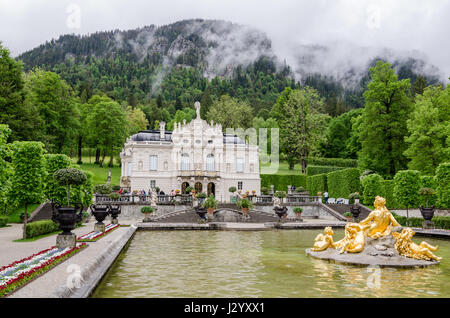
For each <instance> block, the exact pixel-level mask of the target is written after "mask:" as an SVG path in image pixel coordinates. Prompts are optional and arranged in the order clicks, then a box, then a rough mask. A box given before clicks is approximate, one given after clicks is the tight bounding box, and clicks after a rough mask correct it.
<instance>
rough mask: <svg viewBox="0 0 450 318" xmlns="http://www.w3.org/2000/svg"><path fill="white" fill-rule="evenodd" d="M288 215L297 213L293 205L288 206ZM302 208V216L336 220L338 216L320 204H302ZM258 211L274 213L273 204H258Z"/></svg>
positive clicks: (292, 215)
mask: <svg viewBox="0 0 450 318" xmlns="http://www.w3.org/2000/svg"><path fill="white" fill-rule="evenodd" d="M287 208H288V217H289V216H290V217H295V213H294V211H293V208H294V207H293V206H288V207H287ZM301 208H302V209H303V213H302V217H318V218H319V219H324V220H333V221H336V220H337V218H336V217H335V216H333V215H331V214H330V213H328V211H327V210H325V209H323V208H322V207H320V206H318V205H302V206H301ZM254 209H255V210H257V211H264V212H268V213H273V206H272V205H258V206H255V208H254Z"/></svg>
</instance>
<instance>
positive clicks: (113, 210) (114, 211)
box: [109, 205, 121, 224]
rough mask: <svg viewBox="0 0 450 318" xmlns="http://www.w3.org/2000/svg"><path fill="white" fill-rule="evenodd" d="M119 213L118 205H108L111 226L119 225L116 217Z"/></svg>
mask: <svg viewBox="0 0 450 318" xmlns="http://www.w3.org/2000/svg"><path fill="white" fill-rule="evenodd" d="M120 212H121V209H120V205H110V206H109V214H110V215H111V219H112V220H111V224H119V220H118V219H117V217H118V216H119V214H120Z"/></svg>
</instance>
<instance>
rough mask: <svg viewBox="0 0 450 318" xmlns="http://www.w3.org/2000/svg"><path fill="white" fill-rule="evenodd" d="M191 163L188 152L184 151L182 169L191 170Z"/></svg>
mask: <svg viewBox="0 0 450 318" xmlns="http://www.w3.org/2000/svg"><path fill="white" fill-rule="evenodd" d="M189 166H190V163H189V155H188V154H187V153H184V154H182V155H181V167H180V169H181V170H189V168H190V167H189Z"/></svg>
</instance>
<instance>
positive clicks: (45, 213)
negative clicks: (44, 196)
mask: <svg viewBox="0 0 450 318" xmlns="http://www.w3.org/2000/svg"><path fill="white" fill-rule="evenodd" d="M51 219H52V205H51V203H50V202H44V203H41V204H40V205H39V206H38V207H37V208H36V209H35V210H34V211H33V213H31V216H30V219H29V220H28V222H34V221H41V220H51Z"/></svg>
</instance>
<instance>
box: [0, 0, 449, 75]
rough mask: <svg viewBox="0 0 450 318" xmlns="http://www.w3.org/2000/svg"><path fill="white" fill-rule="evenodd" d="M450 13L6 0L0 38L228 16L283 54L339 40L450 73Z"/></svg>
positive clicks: (408, 6) (248, 1)
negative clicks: (421, 59)
mask: <svg viewBox="0 0 450 318" xmlns="http://www.w3.org/2000/svg"><path fill="white" fill-rule="evenodd" d="M78 13H79V14H78ZM449 17H450V0H429V1H424V0H314V1H313V0H310V1H301V0H161V1H160V0H126V1H118V0H95V1H94V0H71V1H66V0H0V41H2V42H3V45H4V46H6V47H8V48H9V49H10V50H11V52H12V54H13V56H17V55H18V54H20V53H22V52H24V51H26V50H29V49H32V48H34V47H36V46H38V45H39V44H41V43H43V42H45V41H46V40H50V39H52V38H57V37H58V36H59V35H61V34H67V33H77V34H86V33H93V32H95V31H103V30H111V29H122V30H126V29H132V28H136V27H141V26H144V25H150V24H156V25H164V24H169V23H172V22H175V21H178V20H182V19H190V18H205V19H222V20H228V21H231V22H236V23H240V24H247V25H250V26H254V27H256V28H259V29H261V30H262V31H265V32H266V33H267V34H268V36H269V37H270V38H271V39H272V42H273V46H274V50H275V51H276V52H277V53H278V54H281V55H282V54H283V53H286V52H288V51H289V50H290V49H291V48H292V47H293V45H294V44H325V45H326V44H330V43H337V42H339V43H347V42H348V43H353V44H356V45H360V46H369V47H388V48H392V49H396V50H402V51H408V52H410V51H411V52H413V51H414V50H418V51H421V52H423V53H424V54H425V56H426V57H427V58H428V59H429V61H430V62H431V63H433V64H434V65H436V66H438V67H439V68H440V69H441V71H443V72H444V78H447V77H449V76H450V58H449V56H450V54H449V53H450V41H449V38H450V34H449V33H450V32H449V30H450V19H449ZM286 54H288V53H286ZM349 54H351V52H349Z"/></svg>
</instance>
